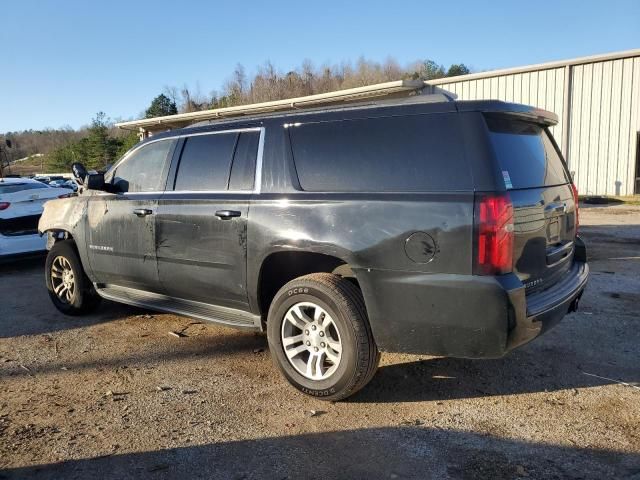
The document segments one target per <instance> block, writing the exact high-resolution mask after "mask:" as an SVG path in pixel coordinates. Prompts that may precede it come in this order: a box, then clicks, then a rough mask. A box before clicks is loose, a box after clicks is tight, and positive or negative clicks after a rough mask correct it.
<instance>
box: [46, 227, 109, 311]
mask: <svg viewBox="0 0 640 480" xmlns="http://www.w3.org/2000/svg"><path fill="white" fill-rule="evenodd" d="M45 277H46V283H47V290H48V291H49V297H50V298H51V301H52V302H53V304H54V305H55V307H56V308H57V309H58V310H60V311H61V312H62V313H64V314H65V315H81V314H84V313H89V312H90V311H92V310H94V309H95V308H96V307H97V306H98V304H99V303H100V297H99V296H98V294H97V293H96V291H95V289H94V288H93V285H92V283H91V280H89V278H88V277H87V275H86V274H85V273H84V270H83V269H82V264H81V263H80V258H79V257H78V253H77V252H76V249H75V245H74V243H73V241H72V240H64V241H61V242H57V243H56V244H54V245H53V247H52V248H51V250H49V253H48V255H47V262H46V265H45Z"/></svg>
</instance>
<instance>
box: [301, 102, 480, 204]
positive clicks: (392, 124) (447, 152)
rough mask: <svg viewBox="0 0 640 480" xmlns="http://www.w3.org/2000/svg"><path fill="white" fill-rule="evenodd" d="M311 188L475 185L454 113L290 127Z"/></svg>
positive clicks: (409, 188)
mask: <svg viewBox="0 0 640 480" xmlns="http://www.w3.org/2000/svg"><path fill="white" fill-rule="evenodd" d="M289 131H290V133H289V134H290V138H291V145H292V149H293V156H294V160H295V165H296V170H297V172H298V178H299V180H300V185H301V186H302V188H303V189H304V190H308V191H338V192H394V191H395V192H403V191H404V192H407V191H442V190H463V189H468V188H471V179H470V175H469V172H468V168H467V166H466V164H465V159H464V152H463V145H462V138H461V135H460V134H459V125H458V121H457V119H456V117H455V115H449V114H433V115H412V116H405V117H384V118H369V119H358V120H341V121H336V122H321V123H313V124H304V125H300V126H296V127H292V128H290V129H289Z"/></svg>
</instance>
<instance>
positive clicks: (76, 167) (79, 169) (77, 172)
mask: <svg viewBox="0 0 640 480" xmlns="http://www.w3.org/2000/svg"><path fill="white" fill-rule="evenodd" d="M71 171H72V172H73V178H75V179H76V182H78V184H80V185H84V182H85V178H86V177H87V169H86V168H85V167H84V165H83V164H81V163H80V162H76V163H74V164H73V165H71Z"/></svg>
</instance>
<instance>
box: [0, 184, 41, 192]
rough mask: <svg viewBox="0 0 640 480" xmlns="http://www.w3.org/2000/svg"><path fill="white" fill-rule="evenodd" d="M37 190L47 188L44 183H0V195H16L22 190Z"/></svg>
mask: <svg viewBox="0 0 640 480" xmlns="http://www.w3.org/2000/svg"><path fill="white" fill-rule="evenodd" d="M39 188H49V187H48V186H47V185H45V184H44V183H40V182H38V183H6V184H4V185H3V184H2V182H0V195H1V194H3V193H5V194H6V193H16V192H21V191H22V190H36V189H39Z"/></svg>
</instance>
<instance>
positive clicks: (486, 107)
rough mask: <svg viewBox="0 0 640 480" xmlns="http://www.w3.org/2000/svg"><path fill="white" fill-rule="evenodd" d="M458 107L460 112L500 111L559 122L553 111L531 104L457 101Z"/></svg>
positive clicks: (540, 120)
mask: <svg viewBox="0 0 640 480" xmlns="http://www.w3.org/2000/svg"><path fill="white" fill-rule="evenodd" d="M456 108H457V109H458V111H459V112H482V113H500V114H505V115H509V116H514V117H518V118H520V119H522V120H526V121H529V122H534V123H540V124H543V125H548V126H553V125H556V124H557V123H558V116H557V115H556V114H555V113H553V112H549V111H547V110H543V109H541V108H536V107H532V106H530V105H522V104H520V103H508V102H501V101H500V100H471V101H457V102H456Z"/></svg>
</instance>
